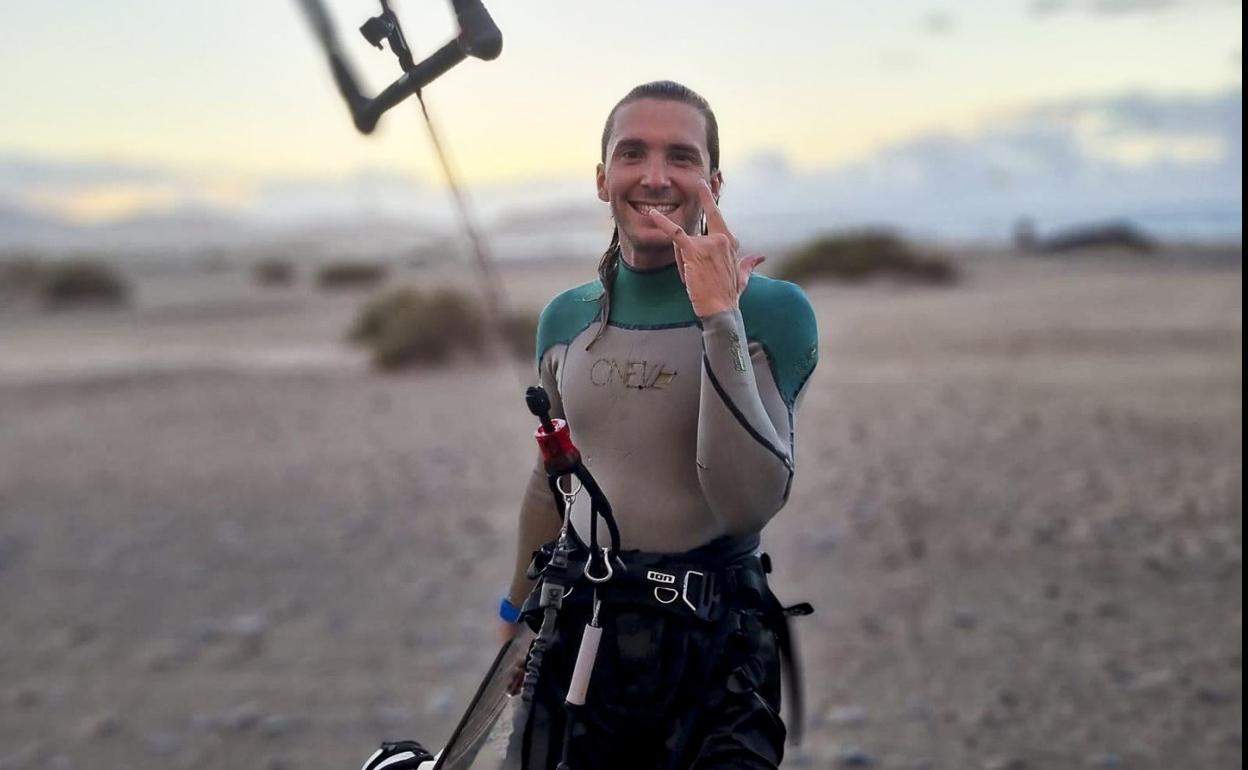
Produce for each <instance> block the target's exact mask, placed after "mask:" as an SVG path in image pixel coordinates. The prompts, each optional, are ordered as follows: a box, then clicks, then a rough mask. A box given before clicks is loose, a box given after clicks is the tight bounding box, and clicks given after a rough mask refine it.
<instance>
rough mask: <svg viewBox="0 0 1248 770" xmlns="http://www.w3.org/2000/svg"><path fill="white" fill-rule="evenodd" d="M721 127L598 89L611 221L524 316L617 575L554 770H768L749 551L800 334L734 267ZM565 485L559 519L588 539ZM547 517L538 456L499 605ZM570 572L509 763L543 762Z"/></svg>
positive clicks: (642, 91) (694, 109) (659, 98)
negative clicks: (594, 491) (596, 251)
mask: <svg viewBox="0 0 1248 770" xmlns="http://www.w3.org/2000/svg"><path fill="white" fill-rule="evenodd" d="M718 134H719V131H718V126H717V124H716V121H715V116H714V114H713V113H712V112H711V109H710V107H709V105H707V103H706V101H705V100H704V99H702V97H700V96H698V95H697V94H696V93H694V92H693V91H691V90H689V89H688V88H686V87H684V86H681V85H679V84H677V83H672V82H670V81H660V82H656V83H648V84H645V85H642V86H638V87H637V88H635V89H633V90H632V91H631V92H630V93H629V94H628V95H627V96H625V98H624V99H623V100H621V102H620V103H619V104H617V105H616V107H615V108H614V109H613V110H612V111H611V113H610V115H609V116H608V118H607V122H606V126H605V127H604V130H603V136H602V162H601V163H600V164H599V165H598V170H597V187H598V197H599V198H600V199H601V200H602V201H604V202H606V203H608V204H610V209H611V215H612V217H613V218H614V220H615V225H616V232H615V235H614V236H613V238H612V241H611V245H610V247H609V248H608V249H607V252H606V253H605V254H604V256H603V260H602V264H601V265H600V267H599V280H597V281H593V282H591V283H588V284H585V285H583V286H579V287H577V288H574V289H571V290H569V291H566V292H564V293H563V294H560V295H559V296H558V297H556V298H555V299H554V300H553V301H552V302H551V303H550V304H549V305H548V306H547V307H546V309H545V310H544V311H543V313H542V316H541V320H540V323H539V328H538V346H537V355H538V366H539V371H540V376H541V382H542V384H543V386H544V387H545V389H546V391H547V392H548V393H549V394H550V397H551V404H552V414H553V416H556V417H562V418H565V419H566V420H567V421H568V425H569V427H570V428H571V431H572V435H573V437H574V439H575V440H576V442H577V445H578V446H579V448H580V450H581V453H582V455H583V458H584V463H585V465H586V466H587V467H588V468H589V470H590V471H591V472H592V473H593V474H594V476H595V477H596V478H597V480H598V483H599V484H600V485H601V487H602V489H603V490H604V491H605V493H606V494H607V496H608V497H609V498H610V500H611V504H612V507H613V509H614V511H615V515H616V518H617V519H618V523H619V529H620V533H621V541H622V544H623V548H625V549H630V550H629V551H628V552H627V553H626V554H625V563H626V564H628V566H629V575H630V580H631V585H632V586H633V587H632V588H631V589H628V590H625V589H618V590H615V591H614V593H612V592H610V591H608V590H607V589H605V588H604V589H603V592H604V595H605V596H606V597H607V598H605V599H604V601H603V610H602V614H603V618H602V623H603V628H604V630H603V637H602V643H601V647H600V649H599V654H598V661H597V664H596V666H595V668H594V671H593V679H592V682H591V684H590V688H589V696H588V698H589V699H588V703H587V705H586V709H585V718H584V719H583V720H581V721H582V722H583V723H577V724H576V725H575V730H574V732H573V738H572V745H571V746H570V752H569V754H570V764H571V767H572V768H573V770H591V769H592V770H604V769H607V768H615V767H619V768H633V769H636V768H647V769H648V768H673V769H674V768H699V769H703V770H705V769H706V768H774V767H775V766H776V765H778V763H779V761H780V758H781V755H782V753H783V743H784V737H785V728H784V725H783V723H782V722H781V721H780V718H779V709H780V686H779V659H778V654H777V645H776V634H777V632H779V631H781V629H778V628H777V627H776V622H777V621H776V618H777V616H778V614H779V613H778V612H776V611H773V610H774V609H775V608H778V605H777V604H775V601H774V597H773V596H771V594H770V592H769V591H767V589H766V586H765V581H764V580H763V579H762V578H761V574H762V568H761V566H760V561H759V558H758V556H757V555H756V554H757V549H758V543H759V532H760V531H761V530H762V528H763V527H764V525H766V524H767V522H768V521H769V520H770V519H771V517H772V516H773V515H775V513H776V512H777V511H779V510H780V508H781V507H782V506H783V505H784V503H785V500H786V499H787V497H788V493H789V489H790V485H791V482H792V477H793V435H794V431H793V417H794V412H795V409H796V406H797V401H798V398H799V396H800V395H801V392H802V389H803V387H804V385H805V383H806V381H807V378H808V377H809V376H810V374H811V372H812V371H813V369H814V366H815V362H816V358H817V337H816V329H815V321H814V315H813V313H812V311H811V308H810V305H809V303H808V301H807V300H806V297H805V295H804V294H803V293H802V292H801V290H800V289H798V288H797V287H796V286H794V285H792V284H789V283H784V282H781V281H774V280H770V279H767V278H763V277H761V276H753V275H752V273H753V271H754V268H756V267H757V266H758V264H759V263H760V262H762V260H763V258H762V257H746V258H740V257H739V256H738V242H737V239H736V238H735V237H733V235H732V233H731V231H730V230H729V228H728V224H727V222H726V221H725V219H724V216H723V214H722V213H721V212H720V210H719V207H718V204H717V200H718V198H719V194H720V191H721V189H722V187H723V174H722V173H721V172H720V169H719V135H718ZM584 497H585V496H584V495H582V496H581V497H580V498H578V499H577V501H576V504H574V505H573V506H572V512H571V522H572V525H573V528H574V530H575V531H576V533H577V534H578V535H579V536H580V537H581V539H582V540H584V541H588V540H589V537H588V533H589V520H590V519H589V517H590V512H589V505H588V501H587V500H585V499H583V498H584ZM559 525H560V519H559V517H558V515H557V514H556V512H555V505H554V501H553V500H552V496H551V493H550V490H549V488H548V486H547V483H546V478H545V474H544V473H543V471H542V468H541V466H540V464H539V467H538V469H537V470H536V471H535V473H534V476H533V478H532V480H531V483H530V484H529V486H528V489H527V492H526V494H525V498H524V502H523V505H522V508H521V513H520V536H519V546H518V554H517V556H518V558H517V562H516V573H515V577H514V579H513V581H512V585H511V589H510V591H509V593H508V596H507V597H506V599H505V600H504V601H503V605H502V606H503V609H502V612H501V613H500V614H502V616H503V618H504V620H505V621H508V622H510V621H514V620H515V619H516V617H517V615H518V614H519V610H518V608H519V607H520V606H521V605H523V604H524V603H525V600H526V597H528V596H529V594H530V592H531V590H532V588H533V582H532V581H531V580H530V579H529V578H528V577H527V575H526V568H527V567H528V565H529V563H530V558H531V556H532V554H533V553H534V551H535V550H536V549H538V548H539V547H540V546H541V545H542V544H543V543H546V542H548V541H551V540H553V539H554V538H555V537H556V535H557V534H558V531H559ZM647 578H648V579H649V580H650V581H652V582H653V585H651V584H650V583H647V582H646V581H647ZM691 579H692V580H693V586H694V590H693V593H692V594H691V592H690V581H691ZM582 584H583V588H582ZM582 584H578V585H577V586H576V587H574V588H573V590H572V596H570V597H569V600H568V601H566V602H565V606H564V611H563V612H562V613H561V615H560V627H559V637H558V640H557V643H556V644H555V646H554V647H553V648H552V649H551V650H550V651H549V652H548V653H547V654H546V656H545V658H544V660H543V662H542V667H541V676H540V677H539V679H538V687H537V695H536V698H535V702H534V704H533V706H532V711H531V713H530V715H529V717H528V722H527V724H526V725H524V726H523V730H524V734H523V755H524V756H523V760H524V766H525V767H526V769H527V770H554V768H555V765H556V763H557V762H558V761H559V759H560V756H561V754H562V751H563V747H562V745H561V743H562V739H563V734H564V716H565V715H564V713H563V709H562V707H561V703H562V700H563V697H564V694H565V693H566V689H567V686H568V681H569V679H570V676H571V667H572V663H573V661H574V659H575V657H576V650H577V646H578V644H579V638H580V633H581V629H582V628H583V625H584V623H585V620H586V617H587V615H588V612H589V601H588V600H589V597H590V596H593V595H594V587H593V586H590V585H589V584H588V583H585V582H584V580H583V579H582ZM608 585H610V584H608ZM638 586H640V588H638ZM630 591H631V593H630ZM578 592H579V593H578ZM677 599H679V601H677ZM531 606H532V605H531V604H530V607H531Z"/></svg>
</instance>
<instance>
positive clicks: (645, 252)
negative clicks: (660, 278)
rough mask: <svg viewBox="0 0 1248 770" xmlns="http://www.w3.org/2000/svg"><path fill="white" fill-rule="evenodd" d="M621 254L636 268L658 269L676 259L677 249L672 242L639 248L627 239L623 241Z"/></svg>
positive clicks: (629, 264) (630, 265)
mask: <svg viewBox="0 0 1248 770" xmlns="http://www.w3.org/2000/svg"><path fill="white" fill-rule="evenodd" d="M620 256H621V257H622V258H623V259H624V261H625V262H626V263H628V266H629V267H631V268H633V269H634V270H643V271H644V270H658V269H659V268H661V267H667V266H668V265H670V264H672V263H673V262H675V261H676V250H675V249H674V248H672V246H671V244H667V245H665V246H660V247H658V248H654V249H644V248H637V247H636V246H634V245H633V244H631V243H628V242H627V241H621V243H620Z"/></svg>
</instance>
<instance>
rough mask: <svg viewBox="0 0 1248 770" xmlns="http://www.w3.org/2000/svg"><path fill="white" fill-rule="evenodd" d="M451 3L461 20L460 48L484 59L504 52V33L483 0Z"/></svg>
mask: <svg viewBox="0 0 1248 770" xmlns="http://www.w3.org/2000/svg"><path fill="white" fill-rule="evenodd" d="M451 5H452V6H453V7H454V8H455V18H456V19H457V20H458V21H459V37H458V38H457V39H456V40H457V41H458V43H459V48H460V50H461V51H463V52H464V53H465V54H467V55H468V56H474V57H476V58H478V59H482V60H484V61H490V60H491V59H497V58H498V55H499V54H500V53H502V52H503V33H502V32H500V31H499V30H498V25H497V24H495V23H494V19H492V18H490V13H489V11H487V10H485V6H484V5H482V4H481V0H451Z"/></svg>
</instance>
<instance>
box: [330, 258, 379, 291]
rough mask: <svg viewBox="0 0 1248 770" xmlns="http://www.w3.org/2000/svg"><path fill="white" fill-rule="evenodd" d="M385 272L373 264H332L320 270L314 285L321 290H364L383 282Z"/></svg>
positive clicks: (376, 264)
mask: <svg viewBox="0 0 1248 770" xmlns="http://www.w3.org/2000/svg"><path fill="white" fill-rule="evenodd" d="M386 272H387V270H386V266H385V265H382V264H378V263H373V262H333V263H331V264H328V265H325V266H324V267H322V268H321V270H320V272H319V273H317V275H316V283H317V285H319V286H320V287H321V288H322V289H365V288H368V287H371V286H376V285H377V284H379V283H381V282H382V281H384V280H385V279H386Z"/></svg>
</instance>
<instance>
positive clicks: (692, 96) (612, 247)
mask: <svg viewBox="0 0 1248 770" xmlns="http://www.w3.org/2000/svg"><path fill="white" fill-rule="evenodd" d="M642 99H660V100H663V101H670V102H680V103H681V104H687V105H689V106H690V107H693V108H694V109H696V110H697V111H698V112H700V113H702V117H703V118H705V119H706V150H707V153H708V154H710V156H711V171H712V172H714V171H717V170H718V169H719V123H718V122H716V120H715V113H714V112H712V111H711V105H710V104H709V103H707V101H706V99H703V98H702V96H701V95H700V94H698V93H697V92H696V91H694V90H693V89H692V88H689V87H688V86H684V85H681V84H680V83H676V82H674V81H671V80H656V81H654V82H653V83H643V84H642V85H639V86H637V87H636V88H634V89H633V90H631V91H629V92H628V93H627V94H626V95H625V96H624V98H623V99H621V100H620V101H618V102H617V103H616V105H615V106H614V107H612V108H611V112H610V113H608V114H607V122H606V125H604V126H603V127H602V162H603V163H606V162H607V145H608V144H610V143H611V134H612V132H613V131H614V130H615V115H616V113H618V112H619V111H620V108H621V107H623V106H624V105H626V104H632V103H633V102H636V101H640V100H642ZM619 272H620V228H619V227H618V226H617V227H615V228H613V229H612V231H611V243H610V244H608V245H607V250H606V251H604V252H603V253H602V259H601V260H600V261H599V262H598V278H599V280H600V281H602V299H601V309H600V310H599V316H600V319H601V322H600V323H599V325H598V333H597V334H595V335H594V338H593V339H592V340H591V341H590V343H589V345H593V344H594V343H595V342H597V341H598V338H599V337H601V336H602V335H603V333H604V332H605V331H606V330H607V321H609V320H610V319H611V289H612V287H613V286H614V285H615V277H616V276H617V275H618V274H619ZM587 348H588V346H587Z"/></svg>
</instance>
